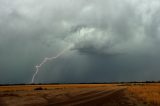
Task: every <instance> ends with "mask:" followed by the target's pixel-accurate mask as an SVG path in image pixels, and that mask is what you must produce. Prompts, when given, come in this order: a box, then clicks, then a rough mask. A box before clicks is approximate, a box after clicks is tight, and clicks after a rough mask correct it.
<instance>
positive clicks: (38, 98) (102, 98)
mask: <svg viewBox="0 0 160 106" xmlns="http://www.w3.org/2000/svg"><path fill="white" fill-rule="evenodd" d="M40 86H41V87H42V89H41V90H35V88H37V87H40ZM8 87H10V86H8ZM8 87H6V88H5V87H0V106H142V105H140V103H139V102H137V101H136V99H134V98H132V97H131V96H130V95H129V92H128V91H127V87H126V86H119V85H117V84H75V85H48V86H47V85H39V86H37V85H35V86H20V87H17V86H12V87H11V88H12V90H13V89H14V90H13V91H11V90H10V89H9V88H8ZM14 87H15V88H14ZM27 87H28V88H27ZM4 88H5V89H4ZM20 88H21V89H20ZM2 89H3V90H2ZM16 89H18V90H16ZM24 89H25V90H24Z"/></svg>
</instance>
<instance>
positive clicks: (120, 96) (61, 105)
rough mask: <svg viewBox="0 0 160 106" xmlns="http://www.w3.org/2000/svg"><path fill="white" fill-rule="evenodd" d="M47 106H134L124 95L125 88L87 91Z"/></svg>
mask: <svg viewBox="0 0 160 106" xmlns="http://www.w3.org/2000/svg"><path fill="white" fill-rule="evenodd" d="M47 106H136V104H135V103H134V101H132V100H130V98H128V97H127V96H126V95H125V88H120V89H113V90H105V89H104V90H103V91H89V92H87V93H84V94H80V95H77V96H76V97H74V98H70V99H68V100H66V101H63V102H58V103H49V104H48V105H47Z"/></svg>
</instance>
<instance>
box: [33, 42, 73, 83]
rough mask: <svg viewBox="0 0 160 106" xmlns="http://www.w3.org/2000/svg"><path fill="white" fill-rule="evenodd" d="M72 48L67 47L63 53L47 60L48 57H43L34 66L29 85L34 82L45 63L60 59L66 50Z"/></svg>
mask: <svg viewBox="0 0 160 106" xmlns="http://www.w3.org/2000/svg"><path fill="white" fill-rule="evenodd" d="M72 46H73V45H70V46H68V47H67V48H65V49H64V50H63V51H61V52H60V53H58V54H57V55H56V56H53V57H50V58H49V57H45V58H44V59H43V61H42V62H41V63H40V64H38V65H36V66H35V68H36V71H35V73H34V74H33V76H32V80H31V83H34V80H35V77H36V75H37V74H38V72H39V70H40V68H41V67H42V66H43V65H44V64H46V63H47V62H49V61H52V60H54V59H56V58H58V57H60V56H61V55H63V54H64V53H65V52H66V51H67V50H69V49H70V48H71V47H72Z"/></svg>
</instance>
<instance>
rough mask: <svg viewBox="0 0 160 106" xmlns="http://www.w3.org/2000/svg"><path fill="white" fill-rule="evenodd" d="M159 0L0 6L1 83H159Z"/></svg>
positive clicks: (34, 1)
mask: <svg viewBox="0 0 160 106" xmlns="http://www.w3.org/2000/svg"><path fill="white" fill-rule="evenodd" d="M159 17H160V1H159V0H152V1H146V0H14V1H13V0H0V83H28V82H30V80H31V77H32V75H33V73H34V72H35V65H37V64H39V63H40V62H41V61H42V60H43V59H44V58H45V57H52V56H56V55H57V54H58V53H59V52H61V51H62V50H63V49H65V48H67V47H68V46H70V45H73V47H72V48H71V49H70V50H68V51H66V52H65V54H64V55H63V56H61V57H60V58H58V59H56V60H54V61H50V62H49V63H47V64H45V65H44V66H43V67H42V68H41V70H40V72H39V73H38V75H37V76H36V79H35V81H36V83H39V82H41V83H48V82H53V83H54V82H56V83H59V82H109V81H144V80H159V76H158V75H159V74H160V71H159V69H160V55H159V54H160V47H159V44H160V43H159V42H160V18H159Z"/></svg>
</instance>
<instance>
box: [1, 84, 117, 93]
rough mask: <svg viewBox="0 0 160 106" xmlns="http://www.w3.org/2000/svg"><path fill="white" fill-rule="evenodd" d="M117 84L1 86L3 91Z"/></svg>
mask: <svg viewBox="0 0 160 106" xmlns="http://www.w3.org/2000/svg"><path fill="white" fill-rule="evenodd" d="M111 86H116V84H115V85H114V84H59V85H58V84H57V85H56V84H55V85H15V86H0V92H1V91H30V90H34V89H35V88H38V87H41V88H43V89H48V90H49V89H65V88H97V87H111Z"/></svg>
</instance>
